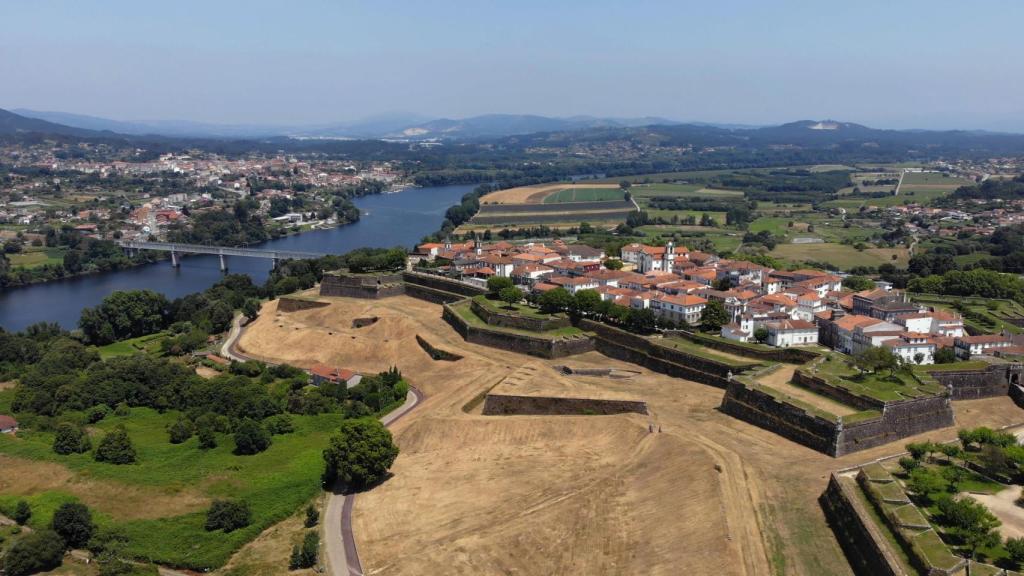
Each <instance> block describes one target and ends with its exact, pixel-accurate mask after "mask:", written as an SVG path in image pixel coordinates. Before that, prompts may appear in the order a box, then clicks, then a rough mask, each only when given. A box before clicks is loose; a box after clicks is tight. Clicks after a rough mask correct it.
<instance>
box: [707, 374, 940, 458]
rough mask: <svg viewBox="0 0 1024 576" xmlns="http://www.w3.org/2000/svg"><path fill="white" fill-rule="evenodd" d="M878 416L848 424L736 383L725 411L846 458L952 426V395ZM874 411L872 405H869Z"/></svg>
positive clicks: (911, 402)
mask: <svg viewBox="0 0 1024 576" xmlns="http://www.w3.org/2000/svg"><path fill="white" fill-rule="evenodd" d="M876 408H879V409H880V414H879V415H878V416H876V417H874V418H870V419H867V420H860V421H854V422H850V423H847V422H844V420H843V418H838V419H837V420H835V421H833V420H829V419H827V418H824V417H822V416H820V415H817V414H814V413H812V412H809V411H808V410H806V409H804V408H802V407H801V406H798V405H797V404H795V403H793V402H789V401H787V400H786V399H785V398H780V397H778V396H775V395H773V394H772V393H771V392H770V391H768V390H766V389H761V388H759V387H757V386H748V385H747V384H744V383H742V382H738V381H735V380H734V381H732V382H730V383H729V386H728V387H727V388H726V392H725V397H724V398H723V399H722V405H721V408H720V409H721V410H722V412H725V413H726V414H729V415H730V416H733V417H736V418H739V419H741V420H745V421H747V422H750V423H751V424H754V425H756V426H760V427H761V428H765V429H767V430H771V431H773V432H775V433H777V434H779V435H781V436H784V437H786V438H789V439H790V440H793V441H794V442H799V443H800V444H803V445H804V446H807V447H809V448H813V449H815V450H818V451H820V452H824V453H825V454H828V455H830V456H837V457H838V456H843V455H845V454H850V453H852V452H857V451H860V450H866V449H868V448H873V447H875V446H880V445H882V444H887V443H889V442H893V441H896V440H899V439H901V438H906V437H908V436H913V435H915V434H920V433H922V432H927V431H929V430H935V429H937V428H944V427H947V426H952V425H953V408H952V405H951V403H950V399H949V396H929V397H926V398H913V399H908V400H898V401H893V402H886V403H884V404H882V405H881V406H877V407H876ZM869 409H870V408H869Z"/></svg>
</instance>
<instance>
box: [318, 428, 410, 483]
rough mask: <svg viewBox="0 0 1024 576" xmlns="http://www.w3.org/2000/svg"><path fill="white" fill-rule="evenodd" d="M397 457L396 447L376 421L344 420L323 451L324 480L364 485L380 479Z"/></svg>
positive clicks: (388, 434) (389, 435)
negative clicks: (324, 464)
mask: <svg viewBox="0 0 1024 576" xmlns="http://www.w3.org/2000/svg"><path fill="white" fill-rule="evenodd" d="M397 457H398V446H395V443H394V441H393V439H392V438H391V432H389V431H388V429H387V428H385V427H384V425H383V424H381V423H380V421H379V420H376V419H372V418H359V419H354V420H345V421H343V422H342V423H341V428H340V429H339V431H338V434H335V435H334V436H333V437H331V441H330V444H329V445H328V447H327V449H326V450H324V462H325V463H326V468H325V471H324V482H325V483H327V484H333V483H334V482H336V481H340V482H341V483H343V484H344V485H346V486H348V487H349V488H352V489H356V490H359V489H362V488H365V487H367V486H369V485H371V484H374V483H375V482H378V481H380V480H381V479H383V478H384V475H385V474H386V473H387V471H388V469H389V468H391V464H392V463H394V461H395V458H397Z"/></svg>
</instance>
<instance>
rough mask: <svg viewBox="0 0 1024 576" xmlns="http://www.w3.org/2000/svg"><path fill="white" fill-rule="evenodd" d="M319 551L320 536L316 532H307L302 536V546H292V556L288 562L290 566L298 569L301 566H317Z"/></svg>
mask: <svg viewBox="0 0 1024 576" xmlns="http://www.w3.org/2000/svg"><path fill="white" fill-rule="evenodd" d="M319 552H320V538H319V537H318V536H317V535H316V532H313V531H309V532H306V535H305V536H304V537H303V538H302V546H301V547H300V546H295V547H294V548H292V556H291V559H290V560H289V562H288V568H290V569H292V570H298V569H300V568H312V567H313V566H316V561H317V557H318V556H319Z"/></svg>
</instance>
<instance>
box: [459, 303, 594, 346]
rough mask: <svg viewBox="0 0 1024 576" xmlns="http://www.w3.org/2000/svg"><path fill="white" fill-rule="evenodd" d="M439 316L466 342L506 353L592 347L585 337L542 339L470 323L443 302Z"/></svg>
mask: <svg viewBox="0 0 1024 576" xmlns="http://www.w3.org/2000/svg"><path fill="white" fill-rule="evenodd" d="M441 318H442V319H444V320H445V321H446V322H448V324H450V325H451V326H452V328H454V329H455V331H456V332H458V333H459V334H460V335H461V336H462V337H463V338H464V339H465V340H466V342H472V343H473V344H480V345H482V346H490V347H492V348H500V349H502V350H508V351H510V352H518V353H520V354H529V355H531V356H540V357H541V358H562V357H565V356H572V355H574V354H582V353H584V352H590V351H592V350H594V339H593V338H591V337H589V336H582V335H581V336H577V337H567V338H542V337H539V336H527V335H525V334H512V333H510V332H503V331H501V330H497V329H491V328H483V327H479V326H470V325H469V324H468V323H467V322H466V321H465V320H463V319H462V317H460V316H459V315H458V313H456V312H455V311H454V310H452V309H451V306H449V305H447V304H445V306H444V310H443V312H442V313H441Z"/></svg>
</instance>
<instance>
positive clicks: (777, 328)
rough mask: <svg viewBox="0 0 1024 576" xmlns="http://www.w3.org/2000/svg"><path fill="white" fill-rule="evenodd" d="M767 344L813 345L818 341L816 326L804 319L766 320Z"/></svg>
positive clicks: (781, 345)
mask: <svg viewBox="0 0 1024 576" xmlns="http://www.w3.org/2000/svg"><path fill="white" fill-rule="evenodd" d="M765 328H767V329H768V345H770V346H775V347H776V348H790V347H792V346H813V345H814V344H817V343H818V327H817V326H815V325H814V324H813V323H811V322H808V321H806V320H782V321H780V322H768V323H766V324H765Z"/></svg>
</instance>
